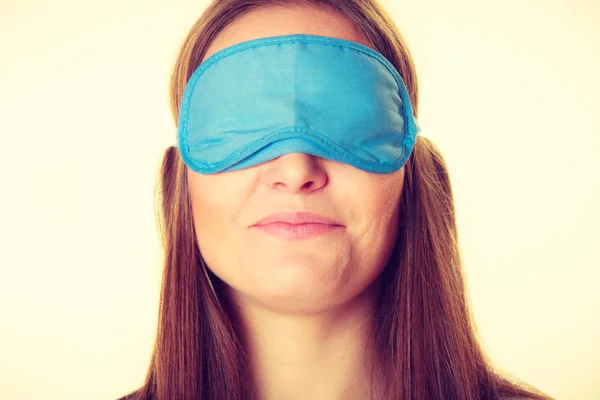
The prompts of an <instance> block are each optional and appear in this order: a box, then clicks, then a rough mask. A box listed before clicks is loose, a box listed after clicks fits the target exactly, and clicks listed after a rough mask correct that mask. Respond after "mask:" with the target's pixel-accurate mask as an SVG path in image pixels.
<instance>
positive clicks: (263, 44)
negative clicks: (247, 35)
mask: <svg viewBox="0 0 600 400" xmlns="http://www.w3.org/2000/svg"><path fill="white" fill-rule="evenodd" d="M418 133H419V128H418V125H417V122H416V120H415V118H414V117H413V110H412V107H411V104H410V99H409V96H408V92H407V90H406V86H405V85H404V82H403V81H402V78H401V77H400V74H399V73H398V71H397V70H396V69H395V68H394V66H393V65H392V64H391V63H390V62H389V61H388V60H387V59H386V58H385V57H384V56H383V55H381V54H380V53H378V52H376V51H374V50H372V49H371V48H369V47H367V46H364V45H362V44H359V43H356V42H352V41H348V40H342V39H337V38H330V37H323V36H312V35H286V36H276V37H269V38H261V39H255V40H250V41H247V42H243V43H239V44H236V45H233V46H231V47H228V48H225V49H223V50H221V51H219V52H217V53H215V54H213V55H212V56H210V57H209V58H207V59H206V60H205V61H204V62H203V63H202V64H200V66H199V67H198V69H197V70H196V71H194V73H193V74H192V76H191V77H190V79H189V81H188V83H187V85H186V88H185V90H184V93H183V98H182V101H181V106H180V112H179V122H178V130H177V136H178V137H177V139H178V146H179V151H180V153H181V157H182V159H183V161H184V162H185V164H186V165H187V166H188V167H190V168H191V169H192V170H193V171H195V172H198V173H201V174H214V173H218V172H222V171H236V170H240V169H243V168H248V167H252V166H255V165H258V164H261V163H263V162H266V161H270V160H273V159H275V158H277V157H280V156H282V155H285V154H289V153H307V154H312V155H315V156H318V157H323V158H327V159H330V160H334V161H338V162H342V163H346V164H349V165H352V166H354V167H356V168H358V169H361V170H364V171H367V172H373V173H390V172H393V171H396V170H398V169H400V168H401V167H402V166H403V165H404V163H405V162H406V161H407V159H408V157H409V156H410V153H411V151H412V149H413V146H414V142H415V139H416V135H417V134H418Z"/></svg>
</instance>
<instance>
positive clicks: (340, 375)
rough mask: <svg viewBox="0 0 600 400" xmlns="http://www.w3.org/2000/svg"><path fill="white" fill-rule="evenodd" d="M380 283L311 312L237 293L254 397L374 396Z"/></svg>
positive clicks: (333, 399)
mask: <svg viewBox="0 0 600 400" xmlns="http://www.w3.org/2000/svg"><path fill="white" fill-rule="evenodd" d="M377 293H378V285H372V287H371V288H369V289H367V290H366V291H365V292H364V293H363V294H361V295H360V296H357V298H356V299H353V300H352V301H350V302H348V303H347V304H344V305H340V306H337V307H334V308H332V309H329V310H326V311H322V312H319V313H312V314H293V315H290V314H282V313H280V312H275V311H273V310H269V309H266V308H264V307H261V306H259V305H257V304H256V303H252V302H251V301H245V300H243V299H241V298H239V297H237V296H236V295H235V294H234V295H233V298H234V299H235V304H236V307H235V308H236V309H237V312H236V314H237V315H236V317H235V318H236V319H237V320H238V322H239V323H240V325H241V326H242V327H243V328H242V329H241V332H240V334H241V336H242V339H243V342H244V346H245V347H246V349H245V350H246V352H247V354H248V356H249V362H250V369H251V371H252V373H251V380H252V383H251V386H252V388H253V392H254V397H253V398H254V399H259V400H275V399H277V400H282V399H283V400H296V399H298V400H299V399H328V400H329V399H331V400H342V399H343V400H354V399H357V400H358V399H360V400H365V399H373V398H376V397H375V394H374V393H372V387H374V386H375V381H373V379H374V378H375V376H373V374H372V371H373V367H374V365H373V363H372V362H371V360H372V355H373V352H372V348H371V337H370V333H371V328H372V326H373V315H374V308H375V307H376V299H377Z"/></svg>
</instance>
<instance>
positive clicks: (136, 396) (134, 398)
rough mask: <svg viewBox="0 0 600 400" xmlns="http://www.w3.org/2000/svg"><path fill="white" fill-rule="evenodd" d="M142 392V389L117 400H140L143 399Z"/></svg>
mask: <svg viewBox="0 0 600 400" xmlns="http://www.w3.org/2000/svg"><path fill="white" fill-rule="evenodd" d="M141 391H142V390H141V389H138V390H136V391H134V392H131V393H129V394H126V395H125V396H123V397H119V398H118V399H117V400H140V399H141V397H140V393H141Z"/></svg>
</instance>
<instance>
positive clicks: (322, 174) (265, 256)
mask: <svg viewBox="0 0 600 400" xmlns="http://www.w3.org/2000/svg"><path fill="white" fill-rule="evenodd" d="M294 33H300V34H311V35H319V36H330V37H337V38H340V39H347V40H352V41H355V42H359V43H362V44H364V45H367V46H369V47H373V46H372V45H371V44H370V43H369V42H368V41H367V40H366V39H365V37H364V36H363V35H362V34H361V33H360V32H358V30H357V29H356V28H355V27H354V26H353V25H352V24H351V23H350V22H349V21H348V20H346V19H345V18H344V17H342V16H341V15H339V14H337V13H335V12H333V11H329V10H327V9H315V8H312V7H306V6H305V7H293V8H292V7H285V8H283V7H277V8H275V7H269V8H262V9H259V10H255V11H252V12H251V13H249V14H246V15H244V16H242V17H240V18H238V19H237V20H235V21H234V22H233V23H232V24H231V25H229V26H227V27H226V28H225V29H224V30H223V31H222V32H221V33H220V34H219V35H218V36H217V38H216V39H215V41H214V42H213V43H212V45H211V46H210V47H209V49H208V53H207V54H206V56H205V58H207V57H209V56H210V55H212V54H214V53H215V52H217V51H219V50H221V49H223V48H225V47H229V46H231V45H234V44H236V43H239V42H243V41H247V40H251V39H257V38H263V37H271V36H279V35H287V34H294ZM187 173H188V183H189V190H190V199H191V204H192V212H193V218H194V226H195V230H196V237H197V240H198V244H199V247H200V251H201V253H202V255H203V258H204V260H205V262H206V264H207V266H208V267H209V268H210V269H211V270H212V271H213V272H214V273H215V274H216V275H217V276H218V277H219V278H220V279H221V280H223V281H224V282H225V283H226V284H227V285H228V288H230V289H231V290H230V291H229V292H230V293H231V294H232V295H233V296H234V298H235V299H236V300H237V301H238V302H240V301H250V302H253V303H255V304H258V305H261V306H264V307H268V308H270V309H274V310H277V311H283V312H295V313H306V312H317V311H321V310H325V309H327V308H330V307H332V306H335V305H340V304H342V303H344V302H347V301H350V300H352V299H354V298H358V296H359V295H361V294H362V293H367V291H366V289H367V288H368V287H370V285H371V284H372V283H373V282H374V281H375V279H376V278H377V277H378V275H379V274H380V272H381V271H382V270H383V268H384V267H385V265H386V263H387V261H388V259H389V257H390V255H391V252H392V250H393V245H394V243H395V240H396V235H397V225H398V205H399V200H400V194H401V191H402V186H403V180H404V168H402V169H400V170H399V171H397V172H395V173H391V174H373V173H368V172H365V171H362V170H359V169H356V168H354V167H352V166H350V165H347V164H343V163H339V162H335V161H331V160H328V159H323V158H319V157H315V156H312V155H308V154H304V153H291V154H287V155H284V156H281V157H279V158H276V159H274V160H271V161H269V162H266V163H263V164H260V165H257V166H254V167H251V168H247V169H243V170H239V171H233V172H222V173H218V174H214V175H202V174H198V173H196V172H194V171H192V170H190V169H189V168H188V170H187ZM281 212H292V213H294V212H308V213H313V214H317V215H320V216H324V217H327V218H329V219H331V220H333V221H334V222H335V224H336V225H328V224H308V225H304V226H299V225H295V226H293V225H292V226H290V225H286V224H284V223H274V224H267V225H262V226H260V227H259V226H256V224H257V222H258V221H259V220H261V219H263V218H265V217H268V216H270V215H273V214H277V213H281ZM288 222H289V221H288Z"/></svg>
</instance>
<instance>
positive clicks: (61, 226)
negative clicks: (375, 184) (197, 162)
mask: <svg viewBox="0 0 600 400" xmlns="http://www.w3.org/2000/svg"><path fill="white" fill-rule="evenodd" d="M205 4H206V2H204V1H191V0H171V1H169V2H167V1H152V0H143V1H142V0H127V1H124V0H105V1H82V0H79V1H75V0H54V1H52V2H50V1H42V0H18V1H17V0H9V1H6V0H0V57H1V59H0V135H1V136H0V184H1V185H2V189H1V190H2V195H1V196H0V202H1V205H0V268H1V269H0V398H1V399H6V400H12V399H19V400H20V399H62V400H69V399H89V400H94V399H114V398H116V397H117V396H119V395H123V394H125V393H127V392H129V391H130V390H133V389H135V388H137V387H138V386H139V385H140V384H141V383H142V380H143V378H144V375H145V372H146V368H147V365H148V361H149V357H150V351H151V347H152V343H153V340H154V334H155V325H156V315H157V306H158V289H159V283H160V282H159V279H160V275H159V274H160V267H161V266H160V250H159V244H158V238H157V234H156V228H155V225H154V216H153V186H154V183H155V179H156V173H157V171H158V167H159V162H160V156H161V152H162V151H163V149H164V148H165V147H166V146H167V145H169V144H170V143H171V142H172V141H173V140H174V137H175V132H174V124H173V121H172V120H171V117H170V112H169V109H168V97H167V80H168V75H169V71H170V68H171V65H172V63H173V61H174V59H175V55H176V51H177V48H178V45H179V43H180V42H181V40H182V39H183V37H184V35H185V33H186V32H187V30H188V29H189V28H190V27H191V25H192V24H193V22H194V21H195V20H196V18H197V17H198V16H199V15H200V13H201V12H202V10H203V7H204V6H205ZM387 4H388V5H389V9H390V11H391V12H392V14H393V15H394V17H395V18H396V21H397V22H398V24H399V26H400V28H401V30H402V32H403V33H404V35H405V37H406V39H407V40H408V43H409V45H410V47H411V50H412V52H413V54H414V57H415V62H416V65H417V70H418V74H419V78H420V84H421V104H420V110H421V116H420V122H421V126H422V128H423V132H424V134H425V135H427V136H429V137H430V138H432V139H433V140H434V141H435V142H436V143H437V144H438V145H439V146H440V148H441V149H442V151H443V153H444V155H445V157H446V159H447V161H448V164H449V168H450V173H451V177H452V180H453V185H454V190H455V197H456V203H457V213H458V222H459V228H460V236H461V241H462V243H461V244H462V249H463V253H464V257H465V262H466V270H467V275H468V282H469V287H470V293H471V297H472V302H473V307H474V312H475V316H476V320H477V323H478V326H479V328H480V334H481V340H482V341H483V343H484V344H485V347H486V349H487V351H488V352H489V354H490V356H491V357H492V358H493V359H494V360H495V362H496V363H497V364H498V366H499V367H501V368H503V369H504V370H506V371H508V372H510V373H512V374H514V375H515V376H518V377H520V378H522V379H524V380H525V381H527V382H529V383H531V384H533V385H536V386H538V387H539V388H541V389H543V390H545V391H547V392H548V393H549V394H551V395H553V396H555V397H557V398H559V399H600V381H599V377H600V339H599V338H600V321H599V316H600V296H599V295H598V287H599V286H600V256H599V254H598V247H597V245H598V241H599V238H600V234H599V228H600V212H599V211H598V207H599V205H600V178H599V177H598V175H599V173H600V168H599V167H600V161H598V160H599V158H600V156H599V154H600V117H599V107H600V100H599V98H600V78H598V73H599V72H600V28H599V26H600V4H599V2H598V1H597V0H587V1H586V0H537V1H531V0H530V1H523V0H504V1H500V0H498V1H482V0H453V1H448V0H418V1H417V0H411V1H408V0H407V1H396V0H393V1H392V0H388V1H387Z"/></svg>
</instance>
